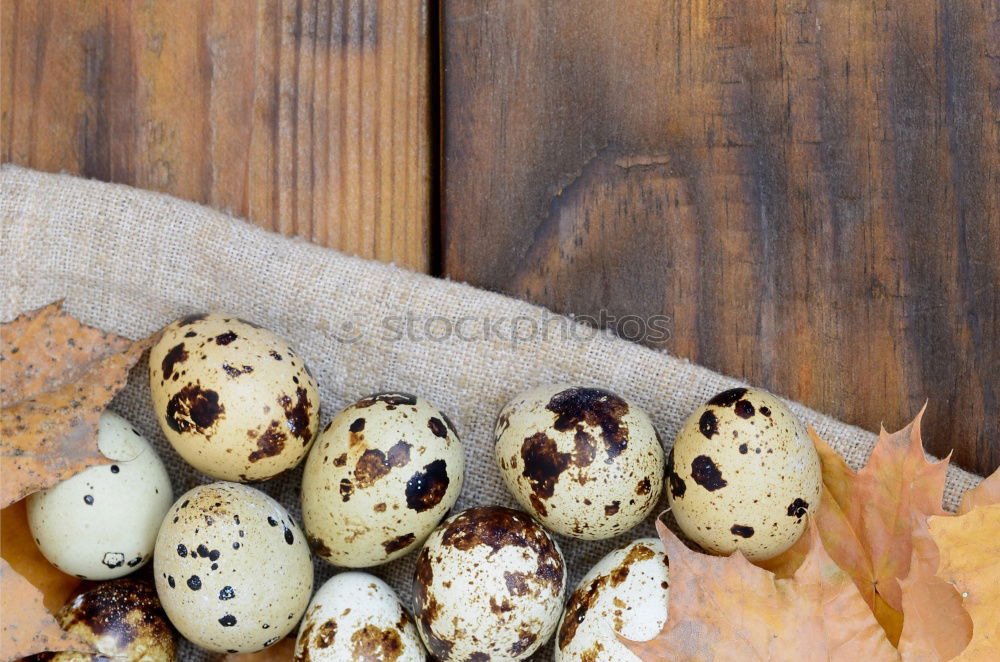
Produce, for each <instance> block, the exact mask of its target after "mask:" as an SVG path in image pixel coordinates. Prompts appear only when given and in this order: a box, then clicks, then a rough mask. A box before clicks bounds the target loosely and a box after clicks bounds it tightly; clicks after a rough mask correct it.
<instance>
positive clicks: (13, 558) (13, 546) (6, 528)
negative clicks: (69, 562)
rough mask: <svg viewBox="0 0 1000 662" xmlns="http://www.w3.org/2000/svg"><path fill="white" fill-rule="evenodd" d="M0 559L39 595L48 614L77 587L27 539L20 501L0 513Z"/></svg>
mask: <svg viewBox="0 0 1000 662" xmlns="http://www.w3.org/2000/svg"><path fill="white" fill-rule="evenodd" d="M0 555H2V556H3V559H4V560H5V561H6V562H7V563H9V564H10V566H11V567H12V568H13V569H14V571H15V572H17V573H18V574H19V575H21V576H22V577H24V578H25V579H26V580H28V582H29V583H30V584H31V585H32V586H34V587H35V588H37V589H38V590H39V591H40V592H41V594H42V602H43V603H44V604H45V607H46V608H47V609H48V610H49V611H51V612H55V611H56V610H57V609H59V608H60V607H62V606H63V603H65V602H66V600H67V599H68V598H69V597H70V595H72V593H73V590H74V589H75V588H76V587H78V586H79V585H80V579H79V578H77V577H73V576H72V575H67V574H66V573H64V572H62V571H60V570H59V569H58V568H56V567H55V566H54V565H52V564H51V563H49V562H48V561H47V560H46V559H45V557H44V556H42V553H41V551H39V549H38V545H36V544H35V540H34V538H32V537H31V529H29V528H28V511H27V508H26V507H25V502H24V501H23V500H22V501H18V502H17V503H15V504H13V505H10V506H7V507H6V508H4V509H3V510H2V511H0Z"/></svg>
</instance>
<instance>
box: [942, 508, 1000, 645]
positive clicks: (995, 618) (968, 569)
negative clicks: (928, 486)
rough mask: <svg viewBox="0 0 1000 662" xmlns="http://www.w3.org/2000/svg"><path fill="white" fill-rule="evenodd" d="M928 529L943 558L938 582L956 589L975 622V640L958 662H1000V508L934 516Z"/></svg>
mask: <svg viewBox="0 0 1000 662" xmlns="http://www.w3.org/2000/svg"><path fill="white" fill-rule="evenodd" d="M928 524H929V526H930V533H931V537H932V538H933V539H934V542H935V543H937V547H938V551H939V553H940V555H941V563H940V567H939V568H938V572H937V574H938V577H940V578H941V579H943V580H945V581H947V582H948V583H950V584H951V585H953V586H954V587H955V588H956V589H957V590H958V592H959V593H960V594H961V596H962V604H963V606H964V607H965V609H966V611H968V612H969V616H970V617H971V618H972V641H970V642H969V645H968V647H967V648H966V649H965V650H963V651H962V653H961V654H960V655H959V656H958V657H956V658H955V660H959V661H961V662H972V661H979V660H982V661H983V662H986V661H990V662H995V660H998V659H1000V503H993V504H989V505H980V506H976V507H975V508H973V509H972V510H970V511H969V512H968V513H966V514H964V515H958V516H955V517H947V516H946V517H932V518H930V520H929V522H928Z"/></svg>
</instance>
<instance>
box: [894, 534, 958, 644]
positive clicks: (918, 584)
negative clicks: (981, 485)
mask: <svg viewBox="0 0 1000 662" xmlns="http://www.w3.org/2000/svg"><path fill="white" fill-rule="evenodd" d="M939 563H940V555H939V553H938V548H937V545H936V544H934V541H933V540H932V539H931V535H930V530H929V529H928V526H927V519H926V518H918V520H917V521H916V522H914V529H913V557H912V560H911V561H910V573H909V574H908V575H907V576H906V579H903V580H901V581H900V587H901V588H902V595H903V614H904V618H903V628H902V634H901V636H900V639H899V652H900V654H901V655H902V657H903V660H905V661H906V662H940V661H942V660H950V659H952V658H953V657H955V656H956V655H958V654H959V653H961V652H962V650H963V649H964V648H965V647H966V646H967V645H968V644H969V640H970V639H971V638H972V619H971V618H970V617H969V613H968V612H967V611H966V610H965V608H964V607H963V606H962V596H961V595H959V593H958V591H957V590H955V587H954V586H952V585H951V584H949V583H948V582H946V581H944V580H943V579H941V578H940V577H938V576H937V571H938V566H939Z"/></svg>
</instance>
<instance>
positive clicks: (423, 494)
mask: <svg viewBox="0 0 1000 662" xmlns="http://www.w3.org/2000/svg"><path fill="white" fill-rule="evenodd" d="M450 482H451V481H450V479H449V478H448V465H447V463H446V462H445V461H444V460H434V461H433V462H431V463H430V464H427V465H424V468H423V471H418V472H417V473H415V474H413V475H412V476H411V477H410V480H408V481H407V482H406V506H407V507H408V508H410V509H411V510H415V511H417V512H418V513H422V512H424V511H425V510H430V509H431V508H433V507H434V506H436V505H438V504H439V503H441V499H443V498H444V495H445V492H447V490H448V485H449V484H450Z"/></svg>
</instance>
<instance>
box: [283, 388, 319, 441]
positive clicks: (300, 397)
mask: <svg viewBox="0 0 1000 662" xmlns="http://www.w3.org/2000/svg"><path fill="white" fill-rule="evenodd" d="M278 404H279V405H281V408H282V409H283V410H284V411H285V422H286V424H287V425H288V431H289V432H291V433H292V434H293V435H295V436H296V437H297V438H299V439H302V440H303V443H308V442H309V440H310V439H311V438H312V432H311V431H310V430H309V410H310V409H311V408H312V402H310V401H309V397H308V393H306V390H305V389H304V388H302V387H301V386H300V387H298V388H296V389H295V402H294V403H293V402H292V399H291V398H290V397H288V396H287V395H282V396H280V397H279V398H278Z"/></svg>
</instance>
